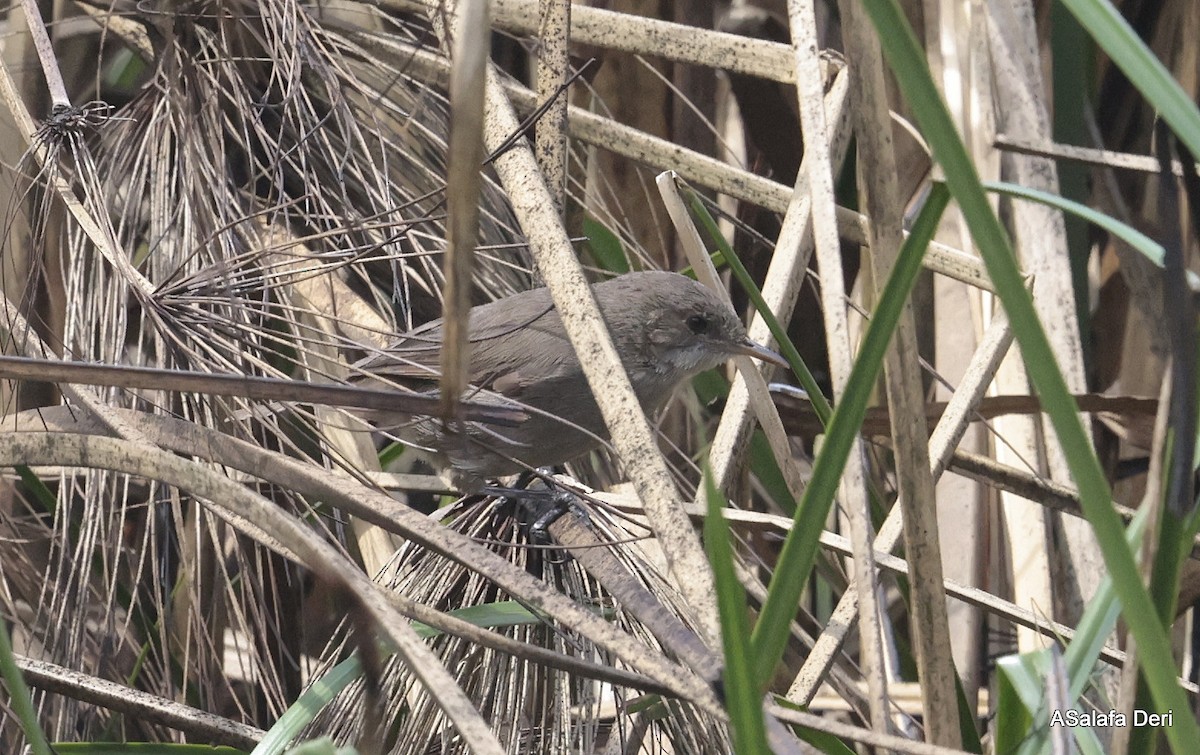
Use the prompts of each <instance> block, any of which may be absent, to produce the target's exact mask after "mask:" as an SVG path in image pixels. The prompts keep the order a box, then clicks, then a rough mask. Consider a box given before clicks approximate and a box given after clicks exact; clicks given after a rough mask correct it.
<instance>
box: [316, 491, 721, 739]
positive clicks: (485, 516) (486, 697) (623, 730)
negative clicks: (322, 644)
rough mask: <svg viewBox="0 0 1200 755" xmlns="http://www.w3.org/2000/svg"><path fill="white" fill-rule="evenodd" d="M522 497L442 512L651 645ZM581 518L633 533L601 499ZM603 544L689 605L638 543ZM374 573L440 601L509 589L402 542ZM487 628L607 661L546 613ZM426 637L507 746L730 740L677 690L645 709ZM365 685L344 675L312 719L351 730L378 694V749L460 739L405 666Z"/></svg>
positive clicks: (336, 731) (354, 732) (345, 734)
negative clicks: (537, 527)
mask: <svg viewBox="0 0 1200 755" xmlns="http://www.w3.org/2000/svg"><path fill="white" fill-rule="evenodd" d="M522 505H523V504H521V503H514V502H512V501H510V500H507V499H496V498H487V499H484V500H482V501H479V502H461V503H460V504H458V505H456V506H455V507H453V508H451V509H447V510H446V511H445V512H444V513H443V514H442V516H441V519H442V520H443V521H444V522H445V523H446V524H447V525H448V526H450V527H451V528H453V529H455V530H458V531H460V532H462V533H464V534H467V535H470V536H472V537H475V538H478V539H479V540H480V541H482V542H484V543H487V544H488V545H489V547H491V548H492V549H493V550H494V551H495V552H496V553H497V554H499V555H501V556H502V557H504V558H506V559H507V560H509V561H511V562H512V563H514V564H516V565H518V566H521V567H522V568H524V569H526V570H528V571H530V572H531V573H533V574H536V575H539V576H540V577H541V578H542V579H544V580H545V581H547V582H548V583H550V584H552V585H554V586H555V587H556V588H557V589H559V590H561V591H563V592H564V593H566V594H567V595H570V596H572V597H573V598H574V599H575V600H577V601H579V602H580V603H583V604H585V605H591V606H593V607H594V610H596V611H597V612H603V613H605V614H610V613H611V615H612V620H613V621H614V622H615V623H616V625H617V626H619V627H622V628H623V629H625V630H627V631H630V632H631V633H633V634H634V635H635V636H637V637H639V638H640V639H641V640H642V641H644V642H646V643H648V644H650V645H651V647H659V646H658V643H657V640H655V638H654V637H653V636H652V635H651V634H650V632H649V631H647V630H646V629H645V628H643V627H642V626H641V625H640V623H639V622H637V621H636V620H635V619H633V618H632V617H631V616H629V615H628V614H626V613H625V612H624V611H622V610H621V608H620V607H619V606H614V605H613V603H612V599H611V597H610V596H609V595H608V593H607V592H606V591H605V589H604V588H603V587H601V586H600V585H599V583H597V582H596V580H595V579H594V578H593V577H592V576H590V575H589V574H588V573H587V572H586V571H584V570H583V569H582V568H580V566H579V565H578V564H577V562H575V561H574V560H573V559H570V558H569V557H568V558H564V557H563V552H562V551H560V550H558V549H555V548H549V549H547V548H546V546H545V545H544V544H543V543H539V542H537V538H536V537H533V536H531V535H530V533H529V528H528V523H527V522H526V521H525V519H526V515H525V514H524V513H522V511H521V507H522ZM590 523H591V525H590V526H591V528H592V530H593V531H594V532H595V533H596V534H597V535H599V536H600V537H601V538H602V539H603V540H604V541H606V542H608V543H613V544H616V543H622V542H625V543H627V542H629V541H630V539H631V538H632V537H634V533H631V532H630V531H629V530H628V529H627V528H626V525H625V524H623V523H622V522H621V521H620V520H618V519H616V518H615V517H613V516H611V515H610V514H609V513H607V512H606V511H605V510H603V509H600V510H593V511H591V512H590ZM612 552H613V553H614V554H616V555H617V556H618V558H619V559H620V560H621V561H622V563H623V564H624V565H625V567H626V568H627V569H629V571H630V572H631V573H632V574H633V575H635V578H636V579H637V580H639V581H640V582H641V583H642V584H643V585H644V586H645V587H646V588H647V589H649V590H650V591H651V592H652V593H653V594H654V595H655V596H657V597H658V599H659V600H660V601H661V603H662V606H663V610H665V611H668V612H671V613H673V614H675V615H676V616H679V617H682V616H683V615H684V614H685V613H686V612H685V611H683V610H681V608H682V607H681V606H680V605H678V603H677V602H676V601H677V599H678V598H677V595H676V593H675V591H674V590H672V589H671V588H670V587H669V586H667V585H666V583H665V582H664V581H663V580H662V578H661V576H659V575H658V573H657V571H656V570H655V569H654V568H653V567H651V566H650V565H649V564H648V563H647V562H645V561H644V560H642V559H641V558H640V557H639V556H638V555H637V553H636V550H634V549H629V548H627V547H626V548H620V547H613V550H612ZM379 579H380V581H382V582H383V583H385V584H387V585H388V586H389V587H390V588H391V589H392V590H394V591H396V592H397V593H399V594H402V595H404V596H406V597H407V598H409V599H412V600H415V601H417V602H419V603H421V604H424V605H428V606H432V607H435V608H437V609H438V610H441V611H454V610H457V609H462V608H466V607H470V606H485V605H487V604H489V603H495V602H499V601H505V600H509V599H510V596H508V595H506V594H504V593H503V592H501V591H499V590H498V589H497V588H496V586H495V585H494V584H493V583H492V582H491V581H490V580H489V579H488V578H487V576H486V575H481V574H478V573H475V572H472V571H468V570H466V569H464V568H462V567H461V566H460V565H458V564H455V563H453V562H451V561H449V560H448V559H445V558H443V557H441V556H438V555H436V554H431V553H429V552H428V551H427V550H425V549H422V548H420V547H417V546H411V545H410V546H405V547H403V548H401V550H400V551H399V552H398V553H397V554H396V557H395V558H394V559H393V561H392V563H391V564H389V565H388V567H387V569H386V570H385V571H384V572H383V574H381V575H380V577H379ZM496 631H502V632H503V633H504V634H505V635H506V636H509V637H511V638H513V639H516V640H518V641H521V642H525V643H528V644H530V645H534V646H537V647H545V648H549V649H552V650H554V651H555V652H557V653H561V654H564V655H567V656H571V657H575V658H581V659H586V660H594V661H596V662H599V663H602V664H604V665H611V664H612V663H613V659H612V658H611V657H608V656H607V655H606V654H605V653H604V652H603V651H601V650H600V649H599V648H597V647H596V646H595V645H594V644H593V643H592V642H590V641H589V639H588V638H587V637H586V636H582V635H579V634H577V633H572V632H569V631H567V630H564V629H559V628H556V627H553V626H550V625H547V624H544V623H540V622H533V623H527V624H520V625H518V626H514V627H507V628H505V629H503V630H496ZM346 645H347V638H346V636H345V634H344V633H343V634H342V635H341V637H340V638H339V639H338V640H337V641H335V644H334V646H333V647H332V649H331V651H328V652H326V653H325V654H324V656H325V657H326V658H329V659H339V658H341V657H343V656H344V652H345V649H346ZM434 645H435V648H436V650H437V652H438V654H439V656H440V657H441V658H442V660H443V662H444V663H445V665H446V666H447V667H448V668H451V669H455V670H456V673H457V678H458V682H459V684H460V686H461V687H462V688H463V689H464V690H466V691H467V693H468V695H470V696H471V698H472V700H474V701H475V703H476V705H477V706H478V708H479V710H480V711H481V712H482V713H483V715H484V716H485V717H487V718H488V719H489V720H490V721H491V722H492V728H493V730H495V731H496V732H498V733H499V734H500V736H501V738H502V739H501V741H502V743H503V744H504V745H505V747H506V748H507V749H508V751H510V752H594V751H598V750H599V749H600V748H602V747H604V746H606V744H605V743H606V742H608V741H611V740H614V739H615V741H620V742H622V743H624V744H625V745H626V749H623V750H622V751H624V752H628V751H631V750H630V749H628V747H632V745H630V744H629V742H630V741H631V740H634V741H639V740H640V741H645V742H647V743H651V744H652V745H653V748H652V750H651V751H654V752H658V751H664V750H665V751H667V752H688V753H698V754H699V753H724V752H729V751H730V747H731V745H730V743H729V741H728V740H727V739H726V734H725V727H724V726H722V725H721V724H720V723H718V722H717V721H715V720H713V719H712V718H711V717H709V716H707V715H706V714H704V713H703V712H701V711H699V710H697V709H696V708H694V707H693V706H690V705H688V704H685V703H681V702H679V701H677V700H673V699H671V698H659V699H657V701H655V702H654V704H653V705H649V710H642V708H644V707H646V706H647V704H648V701H651V700H652V698H650V697H647V696H645V695H643V693H641V692H640V691H638V690H631V689H628V688H623V687H619V686H614V685H612V684H609V683H602V682H600V681H596V680H592V679H587V678H584V677H581V676H579V675H576V674H570V673H567V672H564V671H561V670H558V669H551V668H547V667H543V666H540V665H537V664H535V663H532V662H530V661H528V660H526V659H523V658H519V657H515V656H513V655H509V654H506V653H501V652H497V651H494V650H492V649H490V648H487V647H482V646H480V645H479V644H476V643H474V642H472V641H469V640H466V639H460V638H457V637H451V636H442V637H439V638H437V639H436V640H434ZM662 652H664V653H665V652H666V651H665V650H663V651H662ZM668 655H669V653H668ZM316 676H317V678H319V676H320V674H319V673H318V674H317V675H316ZM366 687H367V685H366V684H365V683H364V682H362V681H359V682H356V683H355V684H353V685H351V686H350V687H349V688H348V689H347V690H346V691H345V692H344V693H342V694H341V695H340V696H339V697H338V698H336V699H335V700H334V701H333V702H331V703H330V705H329V706H328V707H327V708H326V709H325V710H324V711H323V712H322V714H321V716H320V717H319V718H318V719H317V720H316V721H315V722H314V723H313V725H312V726H311V728H310V731H311V732H312V733H313V734H317V733H320V734H329V735H330V736H333V737H334V738H335V739H336V740H338V741H342V742H356V741H360V739H361V738H362V737H363V736H364V726H366V725H367V724H366V723H365V719H366V715H367V713H368V712H369V711H370V709H371V707H372V706H375V707H377V708H378V710H377V711H375V712H376V713H377V714H378V715H380V716H381V717H382V720H384V721H389V722H392V723H391V725H390V728H389V729H388V732H387V737H388V739H387V743H386V744H387V748H388V749H386V750H385V751H390V752H393V753H396V754H397V755H399V753H424V752H448V753H455V752H460V751H461V750H460V749H457V748H456V746H455V739H454V734H453V732H452V731H449V730H448V729H447V726H446V722H445V720H444V717H443V716H442V714H441V713H440V712H439V711H438V709H437V707H436V706H435V705H434V704H433V703H432V702H431V701H430V699H429V698H428V696H427V695H425V694H424V693H423V691H422V690H421V689H420V687H419V685H416V684H415V683H414V677H413V673H412V671H411V669H407V668H405V667H403V666H402V665H400V664H398V663H395V662H388V663H386V664H385V667H384V672H383V674H382V680H381V685H380V687H381V688H380V690H379V693H380V695H381V699H379V700H375V699H373V698H372V697H371V696H370V695H369V694H368V692H367V689H366ZM639 711H640V712H639ZM634 749H636V748H634Z"/></svg>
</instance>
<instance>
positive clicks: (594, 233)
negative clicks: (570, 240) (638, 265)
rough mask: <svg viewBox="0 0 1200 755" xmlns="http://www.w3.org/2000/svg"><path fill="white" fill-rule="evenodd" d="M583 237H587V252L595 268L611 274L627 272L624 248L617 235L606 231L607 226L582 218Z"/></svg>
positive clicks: (626, 258) (627, 262) (591, 219)
mask: <svg viewBox="0 0 1200 755" xmlns="http://www.w3.org/2000/svg"><path fill="white" fill-rule="evenodd" d="M583 235H584V236H586V237H587V242H588V251H590V252H591V253H592V259H594V260H595V261H596V265H597V267H599V268H601V269H602V270H608V271H609V272H613V273H627V272H629V257H628V256H626V254H625V247H624V246H623V245H622V244H621V239H620V238H618V237H617V234H615V233H613V232H612V231H610V230H608V226H606V225H604V224H603V223H601V222H600V221H598V220H595V219H593V218H584V219H583Z"/></svg>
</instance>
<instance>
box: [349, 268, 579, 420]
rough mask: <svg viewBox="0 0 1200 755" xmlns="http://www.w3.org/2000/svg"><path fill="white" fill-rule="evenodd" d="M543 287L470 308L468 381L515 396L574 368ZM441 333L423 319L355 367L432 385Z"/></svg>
mask: <svg viewBox="0 0 1200 755" xmlns="http://www.w3.org/2000/svg"><path fill="white" fill-rule="evenodd" d="M544 291H545V290H544V289H538V290H536V291H530V292H528V293H527V294H525V295H523V296H522V297H521V304H520V306H512V305H511V303H510V302H511V300H505V299H501V300H499V301H495V302H491V303H490V304H485V305H482V306H479V307H476V308H475V309H473V310H472V312H471V335H470V338H471V374H470V382H471V384H472V385H474V386H476V387H479V388H483V389H486V390H492V391H495V392H497V393H500V394H503V395H506V396H511V397H513V398H518V397H519V396H520V395H521V394H522V393H524V392H525V390H526V388H527V387H528V386H529V385H530V384H532V383H534V382H537V381H543V380H554V379H555V378H558V377H560V376H561V374H563V373H567V372H570V371H572V370H578V369H579V366H578V359H577V358H576V357H575V353H574V350H573V349H572V348H571V345H570V343H569V342H568V341H567V337H566V332H565V331H564V329H563V326H562V320H561V318H560V317H559V316H558V312H557V311H555V310H554V309H553V307H552V306H551V304H550V297H549V295H548V294H544V295H543V292H544ZM442 337H443V327H442V321H441V320H435V321H432V322H429V323H426V324H425V325H423V326H421V327H419V328H417V329H415V330H413V331H411V332H409V333H406V334H404V335H402V336H401V337H400V339H399V340H398V341H397V342H396V343H394V344H392V345H391V346H389V347H388V348H387V349H386V350H384V351H382V352H379V353H376V354H373V355H371V356H369V357H367V358H365V359H363V360H362V361H360V362H358V364H357V365H356V366H357V367H358V368H359V369H361V370H362V371H363V372H366V373H370V374H371V375H375V376H378V377H380V378H386V379H390V380H395V381H397V382H405V383H410V384H411V383H413V382H429V383H431V384H432V383H434V382H436V379H437V375H438V371H439V369H440V364H441V343H442ZM351 379H352V380H354V378H351ZM360 379H368V378H366V377H365V376H364V377H363V378H360ZM427 387H432V385H430V386H427Z"/></svg>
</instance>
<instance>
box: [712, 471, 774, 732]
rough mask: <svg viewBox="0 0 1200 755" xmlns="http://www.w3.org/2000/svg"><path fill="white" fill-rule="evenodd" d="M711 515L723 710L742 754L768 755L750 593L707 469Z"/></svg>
mask: <svg viewBox="0 0 1200 755" xmlns="http://www.w3.org/2000/svg"><path fill="white" fill-rule="evenodd" d="M704 487H705V489H706V492H707V498H708V511H707V513H706V516H705V518H704V545H705V547H706V548H707V550H708V558H709V561H710V562H711V563H712V568H713V576H714V578H715V580H716V587H717V611H718V613H719V614H720V621H721V645H722V647H723V649H724V651H725V674H724V682H725V705H726V708H727V710H728V711H729V725H730V728H731V729H732V731H733V743H734V749H735V750H736V752H737V753H738V754H739V755H758V753H767V752H770V751H771V748H770V747H769V746H768V745H767V728H766V723H765V721H764V718H763V709H762V701H763V691H762V688H761V686H760V685H759V683H758V682H757V680H756V679H755V677H754V664H753V663H752V662H751V659H750V641H749V637H748V635H749V630H750V623H749V617H747V615H746V591H745V590H744V589H742V583H741V582H738V578H737V572H736V571H735V569H734V565H733V545H732V543H731V542H730V537H731V536H730V534H729V523H728V522H726V521H725V517H724V516H723V515H722V513H721V509H723V508H725V506H726V505H728V504H727V502H726V501H725V496H723V495H722V494H721V491H720V490H718V489H717V486H716V485H715V484H714V483H713V479H712V472H711V471H710V470H709V469H707V468H706V469H705V470H704Z"/></svg>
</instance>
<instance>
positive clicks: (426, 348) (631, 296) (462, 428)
mask: <svg viewBox="0 0 1200 755" xmlns="http://www.w3.org/2000/svg"><path fill="white" fill-rule="evenodd" d="M591 288H592V292H593V294H594V295H595V297H596V302H597V304H598V305H599V307H600V312H601V315H602V316H603V318H604V321H605V323H606V325H607V326H608V329H609V332H610V333H611V335H612V339H613V345H614V346H615V347H616V351H617V354H618V355H619V356H620V357H621V362H622V364H623V365H624V367H625V370H626V372H627V373H628V374H629V380H630V383H631V384H632V386H633V390H634V393H635V394H636V395H637V398H638V401H639V403H640V404H641V406H642V409H643V410H644V411H645V412H646V413H647V415H648V416H654V414H656V413H657V412H658V411H659V410H660V409H662V407H663V406H664V405H665V404H666V403H667V401H668V400H669V399H670V398H671V395H672V394H673V393H674V391H675V389H676V388H678V387H679V386H680V385H681V384H682V383H684V382H685V381H687V380H688V379H689V378H691V377H693V376H695V375H697V374H699V373H701V372H703V371H705V370H708V369H711V368H713V367H716V366H718V365H720V364H722V363H724V362H725V361H727V360H728V359H730V358H732V357H734V356H738V355H748V356H751V357H755V358H757V359H760V360H765V361H768V362H773V363H775V364H779V365H781V366H786V362H785V361H784V360H783V358H782V357H780V356H779V355H778V354H776V353H775V352H773V351H771V350H770V349H768V348H766V347H765V346H761V345H759V344H757V343H755V342H753V341H751V340H750V338H749V337H748V336H747V334H746V329H745V327H744V326H743V324H742V322H741V320H740V319H738V317H737V315H736V314H734V312H733V310H731V309H730V308H729V306H728V305H727V304H726V303H725V302H724V301H722V299H721V298H720V297H718V296H717V294H716V293H715V292H714V291H712V290H711V289H709V288H707V287H705V286H703V285H702V284H700V283H698V282H696V281H695V280H693V279H691V278H689V277H687V276H685V275H681V274H679V273H673V272H666V271H659V270H653V271H641V272H632V273H626V274H624V275H620V276H617V277H614V278H610V279H608V280H605V281H602V282H599V283H594V284H592V286H591ZM469 318H470V319H469V334H470V336H469V338H470V342H471V352H470V354H471V356H470V367H469V381H470V383H471V385H472V386H473V387H474V388H476V389H478V390H477V392H471V393H470V394H469V395H468V396H467V397H466V398H469V399H470V400H471V401H474V402H477V403H482V404H488V403H493V402H495V403H504V404H507V405H510V406H511V405H513V404H514V403H515V404H517V405H519V406H521V407H523V408H525V410H526V411H527V413H528V414H529V416H528V418H526V419H525V420H524V421H522V422H521V423H520V424H519V425H518V426H517V427H511V428H509V427H506V428H494V427H487V426H485V425H480V424H477V423H455V422H444V421H442V420H440V419H437V418H432V417H422V418H416V419H414V418H413V417H412V416H411V415H407V414H395V415H391V416H389V413H388V412H386V411H384V412H379V411H373V412H369V413H368V412H364V416H366V417H367V418H368V419H369V420H370V421H372V422H374V423H375V424H376V426H377V428H378V429H380V430H382V431H384V432H385V433H387V434H390V435H392V436H393V437H395V438H398V439H399V440H401V441H403V442H405V443H407V444H409V445H413V446H415V447H417V448H421V449H424V450H425V451H427V452H429V454H430V455H431V456H432V457H433V459H432V460H433V463H434V464H435V465H436V466H438V467H439V468H441V470H443V471H445V472H447V473H448V476H449V479H450V480H451V482H452V484H453V485H454V486H455V487H456V489H458V490H460V491H462V492H475V491H478V490H481V489H482V488H483V487H484V486H486V485H487V484H488V483H489V481H492V480H496V479H499V478H502V477H504V476H507V475H511V474H514V473H517V472H521V471H525V470H528V469H532V468H545V467H554V466H558V465H561V464H565V463H566V462H569V461H572V460H574V459H577V458H579V457H581V456H583V455H585V454H587V453H588V452H589V451H592V450H594V449H596V448H598V447H599V446H601V445H603V443H604V442H605V441H606V440H607V439H608V430H607V428H606V426H605V423H604V419H603V417H602V416H601V413H600V408H599V407H598V406H597V404H596V400H595V399H594V398H593V396H592V393H591V389H590V388H589V386H588V382H587V379H586V377H585V376H584V372H583V367H582V365H581V364H580V363H579V358H578V356H577V355H576V353H575V349H574V348H573V347H572V346H571V343H570V341H568V339H567V334H566V330H565V329H564V327H563V324H562V319H561V317H560V316H559V313H558V311H557V310H556V309H555V308H554V303H553V301H552V300H551V298H550V292H549V290H548V289H546V288H534V289H530V290H528V291H523V292H521V293H518V294H514V295H512V296H508V297H506V298H503V299H498V300H496V301H493V302H489V303H487V304H481V305H478V306H476V307H473V308H472V309H471V311H470V314H469ZM442 338H443V321H442V320H435V321H432V322H429V323H426V324H425V325H423V326H421V327H418V328H416V329H414V330H412V331H409V332H407V333H403V334H400V335H399V336H397V338H396V340H395V341H394V342H393V343H392V344H390V345H389V346H388V347H387V348H386V349H383V350H381V351H378V352H376V353H374V354H371V355H369V356H367V357H366V358H364V359H362V360H360V361H359V362H357V363H356V364H355V365H354V368H355V369H354V370H353V377H352V378H351V381H352V382H354V383H359V384H361V383H364V382H385V383H391V384H395V385H399V386H402V387H405V388H408V389H412V390H417V391H419V392H422V393H428V394H430V395H432V394H434V393H436V391H437V369H438V365H439V359H440V350H441V343H442Z"/></svg>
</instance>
